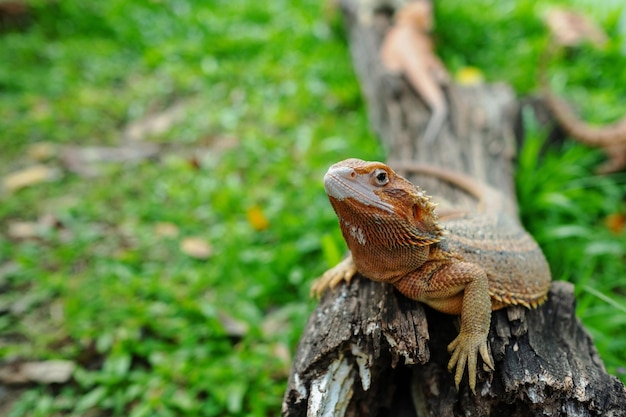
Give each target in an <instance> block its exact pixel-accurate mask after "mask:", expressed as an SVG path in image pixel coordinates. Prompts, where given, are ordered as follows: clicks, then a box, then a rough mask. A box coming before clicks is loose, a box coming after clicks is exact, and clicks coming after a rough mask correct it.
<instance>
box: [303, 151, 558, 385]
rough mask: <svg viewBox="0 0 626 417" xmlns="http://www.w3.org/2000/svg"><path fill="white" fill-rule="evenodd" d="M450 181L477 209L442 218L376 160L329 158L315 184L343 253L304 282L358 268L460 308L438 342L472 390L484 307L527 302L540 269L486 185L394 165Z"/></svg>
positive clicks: (528, 241)
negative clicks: (453, 330)
mask: <svg viewBox="0 0 626 417" xmlns="http://www.w3.org/2000/svg"><path fill="white" fill-rule="evenodd" d="M395 165H396V166H398V168H399V169H403V170H409V171H414V172H421V173H425V174H428V175H433V176H436V177H440V178H441V179H443V180H444V181H448V182H451V183H453V184H457V185H459V186H461V188H464V189H465V190H466V191H468V192H469V193H470V194H472V195H474V196H476V197H478V198H479V200H480V204H479V207H481V208H480V212H466V213H461V214H459V213H457V214H455V215H453V216H448V217H442V218H441V220H440V219H439V217H438V214H437V212H436V211H435V207H436V205H435V204H434V203H433V202H432V201H431V198H430V197H429V196H428V195H426V194H425V193H424V192H423V191H422V190H421V189H420V188H418V187H417V186H415V185H413V184H412V183H410V182H409V181H408V180H406V179H405V178H403V177H402V176H400V175H398V174H397V173H396V172H395V171H394V170H392V169H391V168H390V167H389V166H387V165H385V164H383V163H381V162H366V161H362V160H360V159H347V160H345V161H341V162H339V163H337V164H335V165H332V166H331V167H330V168H329V170H328V172H327V173H326V175H325V177H324V187H325V189H326V193H327V194H328V198H329V200H330V203H331V205H332V207H333V209H334V210H335V212H336V214H337V217H338V218H339V225H340V227H341V231H342V234H343V237H344V239H345V241H346V243H347V245H348V248H349V249H350V252H351V256H349V257H348V258H346V259H345V260H344V261H342V262H341V263H339V264H338V265H337V266H335V267H334V268H332V269H330V270H328V271H327V272H326V273H325V274H324V275H323V276H322V277H321V278H320V279H319V280H318V281H317V282H316V283H314V285H313V287H312V291H313V292H314V293H316V294H318V295H321V294H322V293H323V292H324V291H325V290H326V289H327V288H334V287H335V286H336V285H338V284H339V283H340V282H342V281H346V282H347V283H349V282H350V280H351V279H352V277H353V276H354V275H355V274H356V273H357V272H359V273H360V274H361V275H363V276H365V277H366V278H369V279H371V280H373V281H379V282H385V283H390V284H392V285H393V286H394V287H395V288H397V289H398V290H399V291H400V293H402V294H403V295H405V296H407V297H409V298H411V299H413V300H417V301H421V302H423V303H425V304H427V305H429V306H431V307H433V308H434V309H436V310H439V311H441V312H444V313H447V314H452V315H460V316H461V327H460V331H459V335H458V336H457V337H456V338H455V339H454V340H453V341H452V342H451V343H450V344H449V345H448V351H449V352H450V353H451V354H452V355H451V358H450V361H449V363H448V370H449V371H451V372H452V371H453V370H454V369H455V368H456V370H455V372H454V382H455V385H456V387H457V389H458V388H459V384H460V382H461V380H462V378H463V375H464V372H465V366H466V365H467V370H468V377H469V387H470V389H471V390H472V392H474V393H475V388H476V369H477V363H478V354H480V356H481V357H482V360H483V362H484V364H485V365H486V366H487V367H489V368H490V369H491V370H493V369H494V364H493V360H492V358H491V353H490V351H489V347H488V344H487V336H488V333H489V326H490V322H491V311H492V310H497V309H500V308H503V307H506V306H508V305H522V306H524V307H527V308H532V307H536V306H538V305H540V304H541V303H542V302H544V301H545V299H546V298H547V293H548V289H549V287H550V270H549V267H548V264H547V262H546V260H545V258H544V256H543V253H542V252H541V249H540V248H539V247H538V245H537V243H536V242H535V241H534V240H533V239H532V237H530V235H528V233H526V231H525V230H524V229H523V228H522V226H521V225H520V224H519V222H518V221H517V220H515V219H514V218H513V217H512V216H511V215H509V214H508V213H507V212H506V211H505V210H504V209H503V207H504V204H503V203H504V201H505V199H504V197H503V196H502V194H500V193H499V192H498V191H496V190H495V189H493V188H491V187H489V186H487V185H486V184H481V183H479V182H477V181H473V180H471V179H469V178H467V177H466V176H465V177H464V176H463V175H462V174H457V173H454V172H450V171H446V170H443V169H440V168H436V167H428V166H419V165H417V166H416V165H414V164H412V163H408V164H407V163H397V164H395Z"/></svg>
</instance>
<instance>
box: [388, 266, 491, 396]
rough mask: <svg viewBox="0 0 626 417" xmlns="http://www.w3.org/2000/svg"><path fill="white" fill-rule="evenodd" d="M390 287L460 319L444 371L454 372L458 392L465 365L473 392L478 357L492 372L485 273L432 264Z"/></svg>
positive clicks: (489, 312)
mask: <svg viewBox="0 0 626 417" xmlns="http://www.w3.org/2000/svg"><path fill="white" fill-rule="evenodd" d="M394 285H395V286H396V288H398V290H399V291H400V292H401V293H402V294H404V295H406V296H407V297H409V298H412V299H414V300H418V301H421V302H423V303H426V304H428V305H429V306H431V307H433V308H434V309H436V310H439V311H441V312H444V313H447V314H460V315H461V330H460V331H459V335H458V336H457V337H456V338H455V339H454V340H453V341H452V343H450V344H449V345H448V351H449V352H451V353H452V357H451V358H450V362H449V363H448V370H449V371H451V372H452V370H453V369H454V368H456V371H455V373H454V383H455V385H456V387H457V389H458V387H459V384H460V382H461V379H462V378H463V373H464V372H465V365H467V371H468V377H469V386H470V389H471V390H472V392H475V389H476V368H477V363H478V354H479V353H480V356H481V357H482V359H483V362H484V363H485V364H486V365H487V366H488V367H489V368H491V369H494V366H493V361H492V359H491V354H490V352H489V347H488V345H487V336H488V334H489V325H490V322H491V297H490V296H489V282H488V280H487V275H486V274H485V271H484V270H483V269H482V268H481V267H479V266H478V265H476V264H473V263H469V262H461V261H456V260H454V261H432V262H427V263H426V264H424V265H423V266H422V267H421V268H419V269H418V270H416V271H415V272H412V273H411V274H409V275H407V276H405V277H403V278H402V279H400V280H399V281H398V282H396V283H395V284H394Z"/></svg>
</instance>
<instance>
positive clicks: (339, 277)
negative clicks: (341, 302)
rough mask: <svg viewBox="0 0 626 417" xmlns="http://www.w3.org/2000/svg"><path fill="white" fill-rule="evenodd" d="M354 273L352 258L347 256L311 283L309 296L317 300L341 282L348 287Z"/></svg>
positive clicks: (354, 267) (355, 271)
mask: <svg viewBox="0 0 626 417" xmlns="http://www.w3.org/2000/svg"><path fill="white" fill-rule="evenodd" d="M356 273H357V270H356V266H355V265H354V262H352V256H349V257H347V258H346V259H344V260H343V261H341V262H339V263H338V264H337V265H335V266H334V267H332V268H330V269H329V270H328V271H326V272H324V274H323V275H322V276H321V277H319V278H318V279H316V280H315V281H314V282H313V284H312V285H311V296H312V297H313V296H315V297H317V298H319V297H321V296H322V295H323V294H324V292H325V291H326V290H327V289H328V288H330V289H333V288H335V287H336V286H337V285H339V284H340V283H341V281H345V282H346V283H347V284H348V285H349V284H350V281H351V280H352V277H354V276H355V275H356Z"/></svg>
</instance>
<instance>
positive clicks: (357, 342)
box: [283, 0, 626, 417]
mask: <svg viewBox="0 0 626 417" xmlns="http://www.w3.org/2000/svg"><path fill="white" fill-rule="evenodd" d="M374 3H376V2H371V1H370V2H367V4H369V5H373V4H374ZM341 6H342V10H343V13H344V17H345V21H346V27H347V30H348V33H349V41H350V46H351V53H352V57H353V61H354V63H355V67H356V70H357V74H358V76H359V80H360V83H361V86H362V89H363V91H364V94H365V96H366V100H367V103H368V110H369V115H370V120H371V122H372V127H373V128H374V130H375V131H376V132H377V133H378V134H379V136H380V138H381V140H382V141H383V142H384V143H385V145H386V147H387V150H388V155H389V158H390V159H393V160H412V161H417V162H420V161H424V162H429V163H436V164H439V165H442V166H445V167H446V168H449V169H453V170H458V171H463V172H466V173H468V175H471V176H474V177H475V178H478V179H479V180H481V181H485V182H488V183H490V184H492V185H493V186H494V187H496V188H498V189H499V190H501V191H502V192H503V193H504V194H506V195H508V196H509V197H510V200H511V207H510V211H511V212H512V213H515V212H516V203H515V199H514V195H515V194H514V185H513V181H512V172H513V160H514V154H515V140H514V127H515V123H516V119H517V118H518V116H519V108H518V107H519V106H518V102H517V100H516V98H515V96H514V93H513V92H512V90H511V89H510V88H508V87H507V86H506V85H503V84H500V85H481V86H478V87H473V88H460V87H458V86H450V88H447V89H446V96H447V97H448V100H449V102H450V106H449V107H450V110H451V116H450V118H449V119H451V120H448V122H447V123H446V125H445V126H444V129H443V130H442V131H441V132H440V134H439V136H438V138H437V142H436V143H434V144H430V145H429V144H426V143H423V142H422V141H420V140H419V138H420V136H421V134H422V133H423V131H424V128H425V126H426V124H427V122H428V117H429V114H430V113H429V109H428V108H426V106H425V105H424V103H423V102H422V101H421V100H420V98H419V97H418V96H417V94H416V93H415V92H414V91H413V89H411V87H410V86H409V85H408V84H407V83H406V81H405V80H404V79H403V78H402V77H399V76H394V75H391V74H387V73H386V72H385V71H384V69H383V68H382V66H381V63H380V60H379V54H378V49H379V47H380V44H381V39H382V37H383V36H384V33H385V31H386V30H387V29H388V27H389V25H390V13H389V11H388V10H374V11H373V14H372V19H368V24H364V22H363V20H362V19H359V18H358V16H359V14H360V13H362V9H359V10H358V11H357V7H363V5H362V4H361V5H360V6H359V5H358V3H357V2H356V0H352V1H350V0H344V1H342V3H341ZM410 179H411V180H412V181H413V182H415V183H417V184H419V185H420V187H422V188H423V189H424V190H426V191H427V192H428V193H429V194H435V195H437V196H441V197H443V198H445V201H448V202H452V203H453V204H454V205H455V206H458V205H461V206H464V205H471V204H474V203H473V201H472V199H471V198H469V197H468V196H467V195H465V194H463V193H462V192H460V191H458V190H455V189H454V187H452V186H450V185H449V184H445V183H443V182H440V181H438V180H437V179H434V178H427V177H417V176H413V177H410ZM574 310H575V299H574V295H573V287H572V285H571V284H568V283H565V282H555V283H554V284H553V286H552V289H551V291H550V294H549V298H548V301H547V302H546V303H545V304H544V305H543V306H541V307H540V308H538V309H535V310H526V309H524V308H522V307H509V308H507V309H505V310H500V311H497V312H495V313H493V317H492V323H491V330H490V334H489V343H490V346H491V350H492V354H493V356H494V360H495V365H496V370H495V371H494V372H486V371H481V372H480V373H479V377H478V385H477V392H476V395H475V396H474V395H473V394H472V393H471V392H470V391H469V389H468V387H467V383H466V380H464V381H463V383H462V384H461V387H460V390H459V392H457V390H456V388H455V387H454V383H453V378H452V375H451V374H450V373H449V372H448V371H447V363H448V360H449V354H448V352H447V350H446V346H447V345H448V343H449V342H450V341H451V340H453V339H454V337H455V336H456V334H457V333H458V330H457V328H456V327H455V326H456V322H457V319H455V318H454V317H452V316H448V315H445V314H441V313H438V312H436V311H434V310H432V309H430V308H428V307H425V306H424V305H422V304H420V303H417V302H415V301H412V300H409V299H407V298H405V297H404V296H402V295H401V294H399V293H398V292H397V291H395V289H394V288H393V287H392V286H390V285H385V284H380V283H375V282H372V281H370V280H367V279H365V278H362V277H357V278H356V279H355V280H353V282H352V284H351V285H350V286H345V285H341V286H339V287H338V289H336V290H335V291H332V292H327V293H326V294H325V295H324V297H323V298H322V300H321V301H320V303H319V305H318V306H317V308H316V310H315V311H314V312H313V314H312V315H311V317H310V319H309V321H308V323H307V325H306V328H305V330H304V333H303V335H302V338H301V340H300V344H299V347H298V350H297V352H296V356H295V360H294V364H293V368H292V373H291V376H290V379H289V384H288V387H287V391H286V393H285V397H284V402H283V415H285V416H304V415H311V416H357V415H358V416H378V415H393V416H457V415H476V416H501V415H510V416H513V417H517V416H520V417H521V416H537V415H546V416H557V415H558V416H597V415H603V416H624V415H626V389H625V388H624V385H623V384H622V383H621V382H620V381H619V380H618V379H617V378H615V377H613V376H610V375H608V374H607V373H606V371H605V369H604V366H603V364H602V361H601V359H600V358H599V356H598V354H597V352H596V350H595V348H594V346H593V342H592V340H591V338H590V337H589V335H588V334H587V332H586V331H585V330H584V328H583V327H582V325H581V323H580V322H579V321H578V319H577V318H576V316H575V312H574Z"/></svg>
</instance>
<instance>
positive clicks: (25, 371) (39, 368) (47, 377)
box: [0, 360, 76, 385]
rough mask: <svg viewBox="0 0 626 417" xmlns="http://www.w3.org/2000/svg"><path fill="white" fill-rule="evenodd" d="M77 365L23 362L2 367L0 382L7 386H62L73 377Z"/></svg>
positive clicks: (72, 363)
mask: <svg viewBox="0 0 626 417" xmlns="http://www.w3.org/2000/svg"><path fill="white" fill-rule="evenodd" d="M75 367H76V365H75V363H74V362H72V361H66V360H49V361H40V362H22V363H15V364H8V365H3V366H2V367H0V382H2V383H3V384H7V385H12V384H26V383H29V382H37V383H40V384H62V383H65V382H67V381H69V379H70V378H71V377H72V373H73V372H74V368H75Z"/></svg>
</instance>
